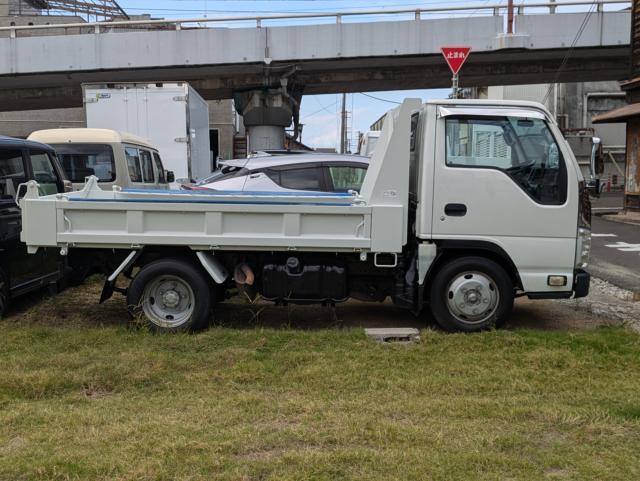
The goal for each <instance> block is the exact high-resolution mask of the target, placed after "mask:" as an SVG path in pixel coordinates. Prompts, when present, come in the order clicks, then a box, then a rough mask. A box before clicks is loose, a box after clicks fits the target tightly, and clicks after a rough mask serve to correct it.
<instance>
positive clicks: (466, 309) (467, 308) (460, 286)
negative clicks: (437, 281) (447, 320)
mask: <svg viewBox="0 0 640 481" xmlns="http://www.w3.org/2000/svg"><path fill="white" fill-rule="evenodd" d="M445 295H446V302H447V308H448V310H449V312H450V313H451V315H452V316H453V317H455V318H456V319H457V320H458V321H459V322H462V323H464V324H481V323H483V322H486V321H487V320H489V319H491V317H492V316H493V315H494V314H495V312H496V311H497V309H498V304H499V303H500V292H499V291H498V287H497V286H496V283H495V281H494V280H493V279H492V278H491V276H489V275H487V274H485V273H484V272H478V271H467V272H462V273H460V274H458V275H457V276H456V277H455V278H454V279H453V280H452V281H451V282H450V283H449V285H448V286H447V291H446V294H445Z"/></svg>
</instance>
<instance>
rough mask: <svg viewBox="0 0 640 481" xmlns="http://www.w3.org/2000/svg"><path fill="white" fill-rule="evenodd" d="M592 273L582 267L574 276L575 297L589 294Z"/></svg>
mask: <svg viewBox="0 0 640 481" xmlns="http://www.w3.org/2000/svg"><path fill="white" fill-rule="evenodd" d="M590 283H591V274H589V273H588V272H586V271H583V270H582V269H578V270H577V271H576V272H575V274H574V276H573V298H574V299H577V298H579V297H587V296H588V295H589V284H590Z"/></svg>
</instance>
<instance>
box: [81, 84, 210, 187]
mask: <svg viewBox="0 0 640 481" xmlns="http://www.w3.org/2000/svg"><path fill="white" fill-rule="evenodd" d="M82 89H83V95H84V104H85V112H86V116H87V127H89V128H98V129H112V130H117V131H124V132H130V133H132V134H134V135H138V136H140V137H142V138H144V139H147V140H148V141H149V142H150V143H151V144H153V145H154V146H155V147H156V148H157V149H158V151H159V152H160V156H161V157H162V161H163V163H164V166H165V168H166V169H167V170H170V171H173V172H174V175H175V178H176V180H178V181H186V182H190V181H194V180H198V179H201V178H203V177H206V176H207V175H209V174H211V171H212V170H213V164H212V159H211V152H210V139H209V106H208V104H207V102H206V101H205V100H204V99H203V98H202V97H201V96H200V95H198V92H196V91H195V90H194V89H193V88H192V87H191V86H190V85H189V84H188V83H186V82H178V83H153V84H146V83H144V84H141V83H120V84H85V85H83V86H82Z"/></svg>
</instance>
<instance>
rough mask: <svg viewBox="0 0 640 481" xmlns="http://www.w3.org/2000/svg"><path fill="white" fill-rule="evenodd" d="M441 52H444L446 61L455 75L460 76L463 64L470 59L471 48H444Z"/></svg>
mask: <svg viewBox="0 0 640 481" xmlns="http://www.w3.org/2000/svg"><path fill="white" fill-rule="evenodd" d="M440 50H441V51H442V55H443V56H444V59H445V60H446V61H447V63H448V64H449V68H450V69H451V72H452V73H453V75H458V72H460V69H461V68H462V64H463V63H464V62H465V60H467V57H469V53H470V52H471V47H442V48H441V49H440Z"/></svg>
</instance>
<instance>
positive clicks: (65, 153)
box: [53, 144, 116, 182]
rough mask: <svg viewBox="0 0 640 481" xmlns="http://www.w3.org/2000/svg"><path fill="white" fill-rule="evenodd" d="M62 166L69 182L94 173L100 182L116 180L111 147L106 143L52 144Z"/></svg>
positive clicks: (80, 180) (81, 180) (81, 179)
mask: <svg viewBox="0 0 640 481" xmlns="http://www.w3.org/2000/svg"><path fill="white" fill-rule="evenodd" d="M53 147H54V148H55V149H56V152H57V154H58V159H60V163H61V164H62V168H63V169H64V171H65V172H66V174H67V177H69V180H71V182H84V180H85V178H86V177H89V176H90V175H95V176H96V177H98V180H99V181H100V182H113V181H114V180H116V164H115V160H114V156H113V149H112V148H111V146H110V145H108V144H54V145H53Z"/></svg>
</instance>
